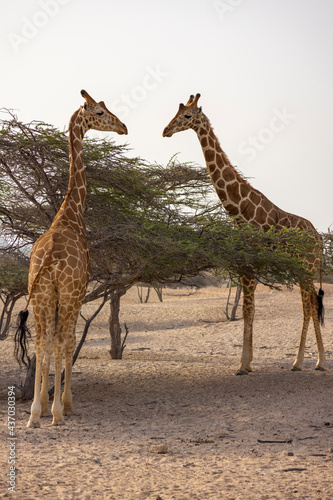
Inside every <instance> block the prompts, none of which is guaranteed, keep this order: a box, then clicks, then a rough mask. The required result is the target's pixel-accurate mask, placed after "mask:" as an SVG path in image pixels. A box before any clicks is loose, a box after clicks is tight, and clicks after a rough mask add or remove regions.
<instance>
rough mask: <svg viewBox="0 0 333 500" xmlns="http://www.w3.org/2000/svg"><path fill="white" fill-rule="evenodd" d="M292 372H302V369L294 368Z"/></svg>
mask: <svg viewBox="0 0 333 500" xmlns="http://www.w3.org/2000/svg"><path fill="white" fill-rule="evenodd" d="M290 371H291V372H301V371H302V368H299V366H293V367H292V368H291V370H290Z"/></svg>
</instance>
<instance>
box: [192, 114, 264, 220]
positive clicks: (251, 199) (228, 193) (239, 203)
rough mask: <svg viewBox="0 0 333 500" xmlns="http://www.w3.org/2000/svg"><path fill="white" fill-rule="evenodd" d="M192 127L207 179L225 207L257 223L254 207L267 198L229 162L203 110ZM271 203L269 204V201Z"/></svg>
mask: <svg viewBox="0 0 333 500" xmlns="http://www.w3.org/2000/svg"><path fill="white" fill-rule="evenodd" d="M194 130H195V132H196V133H197V135H198V138H199V141H200V144H201V147H202V151H203V154H204V157H205V160H206V165H207V169H208V172H209V175H210V178H211V181H212V183H213V186H214V187H215V190H216V193H217V195H218V197H219V198H220V200H221V202H222V205H223V206H224V208H225V210H226V211H227V212H228V214H229V215H230V216H232V217H235V218H236V219H238V220H243V221H250V222H253V223H254V224H257V223H258V222H257V220H256V218H255V212H256V207H257V206H258V205H259V204H260V203H261V202H262V201H263V198H265V201H266V202H268V203H271V202H269V201H268V200H267V198H266V197H263V195H262V194H261V193H260V192H259V191H257V190H256V189H254V188H253V187H252V186H251V185H250V184H249V183H248V182H247V181H246V180H245V179H243V178H242V177H241V176H240V175H239V173H238V172H237V170H236V169H235V168H234V167H233V166H232V165H231V163H230V161H229V159H228V157H227V155H226V154H225V153H224V151H223V150H222V148H221V146H220V143H219V141H218V139H217V137H216V135H215V133H214V131H213V128H212V126H211V124H210V122H209V120H208V118H207V117H206V116H205V115H204V114H202V116H201V119H200V122H198V124H197V125H196V126H195V127H194ZM271 205H272V206H273V204H272V203H271ZM259 225H263V224H262V223H260V224H259Z"/></svg>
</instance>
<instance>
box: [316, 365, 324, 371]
mask: <svg viewBox="0 0 333 500" xmlns="http://www.w3.org/2000/svg"><path fill="white" fill-rule="evenodd" d="M315 370H318V371H320V372H325V371H326V369H325V368H324V367H323V366H316V368H315Z"/></svg>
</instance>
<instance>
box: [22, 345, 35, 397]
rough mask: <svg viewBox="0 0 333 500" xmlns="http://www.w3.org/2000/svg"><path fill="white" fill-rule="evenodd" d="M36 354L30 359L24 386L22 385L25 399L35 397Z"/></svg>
mask: <svg viewBox="0 0 333 500" xmlns="http://www.w3.org/2000/svg"><path fill="white" fill-rule="evenodd" d="M35 373H36V354H34V355H33V357H32V358H31V360H30V363H29V368H28V371H27V376H26V378H25V382H24V386H23V387H20V389H21V394H22V398H23V399H33V397H34V389H35Z"/></svg>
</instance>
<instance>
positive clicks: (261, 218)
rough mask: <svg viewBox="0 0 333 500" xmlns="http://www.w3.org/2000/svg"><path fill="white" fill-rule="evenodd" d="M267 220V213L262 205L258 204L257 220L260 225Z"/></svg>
mask: <svg viewBox="0 0 333 500" xmlns="http://www.w3.org/2000/svg"><path fill="white" fill-rule="evenodd" d="M266 221H267V213H266V212H265V210H264V209H263V208H262V207H261V206H258V207H257V210H256V222H257V223H258V224H259V225H264V224H265V223H266Z"/></svg>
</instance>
